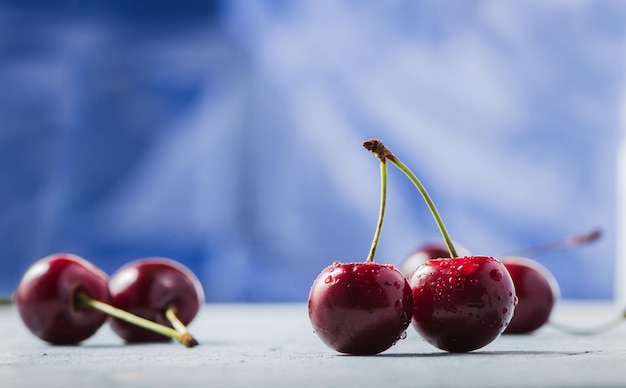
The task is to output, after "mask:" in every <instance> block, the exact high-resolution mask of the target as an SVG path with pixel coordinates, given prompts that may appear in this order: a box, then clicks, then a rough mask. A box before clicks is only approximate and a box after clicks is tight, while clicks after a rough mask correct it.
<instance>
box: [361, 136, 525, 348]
mask: <svg viewBox="0 0 626 388" xmlns="http://www.w3.org/2000/svg"><path fill="white" fill-rule="evenodd" d="M363 146H364V147H365V148H366V149H368V150H370V151H372V152H374V153H375V154H377V155H384V157H385V158H386V160H389V161H390V162H391V163H392V164H394V165H395V166H396V167H398V168H399V169H400V170H401V171H402V172H403V173H404V174H405V175H406V176H407V177H408V178H409V179H410V180H411V182H413V184H414V185H415V187H416V188H417V189H418V191H419V192H420V193H421V195H422V197H423V198H424V200H425V202H426V204H427V205H428V207H429V209H430V211H431V213H432V215H433V217H434V219H435V221H436V223H437V226H438V227H439V230H440V232H441V234H442V236H443V239H444V241H445V243H446V246H447V247H448V250H449V254H450V258H442V259H435V260H429V261H427V262H426V263H425V264H423V265H422V266H420V267H418V268H417V269H416V270H415V272H414V273H413V275H412V276H411V278H410V279H409V284H410V286H411V289H412V293H413V306H414V307H413V327H414V328H415V330H416V331H417V332H418V333H419V334H420V335H421V336H422V338H424V339H425V340H426V341H427V342H429V343H430V344H432V345H433V346H435V347H438V348H439V349H442V350H446V351H449V352H468V351H472V350H476V349H479V348H481V347H483V346H486V345H487V344H489V343H491V342H492V341H493V340H495V339H496V338H497V337H499V336H500V334H502V332H503V331H504V329H505V327H506V326H507V325H508V324H509V322H510V320H511V318H512V316H513V312H514V309H515V305H516V304H517V297H516V295H515V288H514V285H513V280H512V279H511V276H510V274H509V272H508V271H507V269H506V267H505V266H504V265H503V264H502V263H501V262H500V261H498V260H497V259H495V258H493V257H490V256H464V257H459V256H458V254H457V251H456V249H455V247H454V244H453V243H452V239H451V238H450V236H449V234H448V232H447V229H446V227H445V225H444V224H443V221H442V220H441V217H440V216H439V212H438V211H437V209H436V207H435V205H434V203H433V201H432V199H431V198H430V196H429V195H428V192H427V191H426V189H425V188H424V186H423V185H422V183H421V182H420V181H419V179H417V177H416V176H415V175H414V174H413V172H411V170H410V169H409V168H408V167H407V166H406V165H404V163H402V162H401V161H400V160H399V159H398V158H396V157H395V155H393V154H392V153H391V151H390V150H389V149H388V148H387V147H385V146H384V145H383V144H382V142H380V140H378V139H371V140H369V141H366V142H364V143H363Z"/></svg>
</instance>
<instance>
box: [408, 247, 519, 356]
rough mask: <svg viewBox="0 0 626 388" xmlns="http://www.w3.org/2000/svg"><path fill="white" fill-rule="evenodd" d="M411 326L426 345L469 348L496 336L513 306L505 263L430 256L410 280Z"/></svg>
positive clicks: (514, 300) (454, 349)
mask: <svg viewBox="0 0 626 388" xmlns="http://www.w3.org/2000/svg"><path fill="white" fill-rule="evenodd" d="M409 284H410V285H411V288H412V291H413V303H414V308H413V327H414V328H415V330H416V331H417V332H418V333H419V334H420V335H421V336H422V337H423V338H424V339H425V340H426V341H427V342H429V343H430V344H432V345H433V346H436V347H438V348H439V349H442V350H446V351H448V352H469V351H472V350H476V349H479V348H482V347H484V346H486V345H487V344H489V343H491V342H492V341H493V340H495V339H496V338H497V337H498V336H499V335H500V334H501V333H502V332H503V331H504V329H505V328H506V326H507V325H508V324H509V322H510V320H511V318H512V317H513V311H514V309H515V305H516V304H517V298H516V296H515V288H514V285H513V280H512V279H511V277H510V275H509V273H508V271H507V270H506V267H505V266H504V265H503V264H502V263H501V262H500V261H498V260H496V259H494V258H493V257H488V256H466V257H456V258H451V259H437V260H430V261H428V262H427V263H426V264H424V265H422V266H421V267H419V268H418V269H417V270H416V271H415V272H414V273H413V275H412V276H411V278H410V280H409Z"/></svg>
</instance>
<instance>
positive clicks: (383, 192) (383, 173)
mask: <svg viewBox="0 0 626 388" xmlns="http://www.w3.org/2000/svg"><path fill="white" fill-rule="evenodd" d="M380 183H381V185H380V210H379V212H378V223H377V224H376V231H375V232H374V239H373V240H372V246H371V247H370V252H369V254H368V255H367V259H366V260H365V261H366V262H367V261H369V262H372V263H373V262H374V256H375V255H376V248H377V247H378V240H379V239H380V231H381V230H382V227H383V219H384V218H385V207H386V204H387V161H386V160H385V159H381V160H380Z"/></svg>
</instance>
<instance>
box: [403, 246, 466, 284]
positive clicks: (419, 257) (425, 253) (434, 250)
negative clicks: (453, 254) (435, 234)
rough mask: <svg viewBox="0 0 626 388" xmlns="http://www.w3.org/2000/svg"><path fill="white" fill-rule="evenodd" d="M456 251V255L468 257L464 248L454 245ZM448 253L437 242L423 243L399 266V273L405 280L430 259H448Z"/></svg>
mask: <svg viewBox="0 0 626 388" xmlns="http://www.w3.org/2000/svg"><path fill="white" fill-rule="evenodd" d="M454 246H455V247H456V250H457V254H458V255H459V256H469V255H470V252H469V250H467V249H466V248H465V247H463V246H461V245H459V244H456V243H455V244H454ZM449 257H450V251H449V250H448V247H447V246H446V245H445V244H441V243H439V242H434V241H430V242H425V243H424V244H422V245H420V246H419V247H418V248H417V249H415V250H414V251H413V252H411V254H410V255H409V256H407V257H406V258H405V259H404V261H402V264H400V271H401V272H402V273H403V274H404V276H406V277H407V278H408V277H410V276H411V275H412V274H413V272H414V271H415V269H416V268H417V267H419V266H420V265H422V264H424V263H426V262H427V261H428V260H430V259H442V258H449Z"/></svg>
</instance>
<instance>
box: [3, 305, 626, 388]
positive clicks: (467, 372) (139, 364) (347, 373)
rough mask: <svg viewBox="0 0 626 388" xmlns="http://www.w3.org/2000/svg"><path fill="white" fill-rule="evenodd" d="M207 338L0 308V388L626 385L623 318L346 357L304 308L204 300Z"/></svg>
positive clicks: (600, 312) (562, 312)
mask: <svg viewBox="0 0 626 388" xmlns="http://www.w3.org/2000/svg"><path fill="white" fill-rule="evenodd" d="M618 311H619V309H618V308H616V306H614V305H613V304H611V303H590V302H585V303H578V302H576V303H574V302H567V303H565V302H562V303H560V304H559V305H558V306H557V309H556V310H555V312H554V315H553V319H554V321H555V322H556V321H558V322H562V323H567V324H570V325H572V326H577V327H586V326H591V325H595V324H598V323H601V322H604V321H606V320H609V319H611V318H613V317H614V316H615V315H616V314H618ZM189 329H190V331H191V332H192V334H194V335H195V337H196V338H197V339H198V340H199V341H200V345H199V346H197V347H195V348H192V349H187V348H184V347H183V346H181V345H179V344H178V343H175V342H172V343H167V344H150V345H125V344H124V343H123V342H122V341H121V340H120V339H119V338H118V337H116V335H115V334H114V333H113V332H112V331H111V330H110V328H109V327H108V326H104V327H103V328H102V329H101V330H100V331H99V332H98V333H97V334H96V335H95V336H94V337H92V338H90V339H88V340H87V341H85V342H84V343H83V344H82V345H80V346H51V345H48V344H46V343H44V342H41V341H40V340H39V339H38V338H36V337H34V336H33V335H32V334H30V332H28V331H27V330H26V328H25V327H24V326H23V324H22V323H21V321H20V319H19V317H18V315H17V313H16V311H15V310H14V309H13V307H12V306H0V334H1V336H2V338H1V339H0V386H1V387H72V386H75V387H91V388H95V387H168V386H169V387H301V388H302V387H534V386H541V387H557V386H558V387H564V386H566V387H569V386H579V387H616V386H626V373H625V372H624V368H625V366H626V324H624V325H619V326H617V327H615V328H613V329H612V330H609V331H607V332H604V333H603V334H597V335H591V336H579V335H572V334H566V333H564V332H561V331H558V330H556V329H555V328H553V327H551V326H546V327H543V328H541V329H540V330H539V331H537V332H536V333H534V334H532V335H522V336H501V337H500V338H498V339H497V340H496V341H494V342H492V343H491V344H489V345H488V346H486V347H484V348H482V349H480V350H477V351H474V352H471V353H466V354H449V353H445V352H443V351H440V350H439V349H436V348H434V347H432V346H431V345H429V344H428V343H426V342H424V341H423V340H421V339H420V337H419V336H418V334H417V333H416V332H415V331H414V330H413V328H411V327H409V329H408V330H407V334H408V335H407V338H406V339H404V340H401V341H400V342H399V343H398V344H396V345H395V346H393V347H392V348H391V349H389V350H387V351H386V352H384V353H381V354H379V355H377V356H369V357H355V356H345V355H341V354H338V353H336V352H334V351H333V350H331V349H329V348H327V347H326V346H325V345H324V344H323V343H322V342H321V341H320V340H319V339H318V337H317V336H316V335H315V334H314V333H313V330H312V328H311V325H310V322H309V319H308V315H307V309H306V305H305V304H208V305H206V307H205V308H204V309H203V310H202V311H201V313H200V315H199V316H198V317H197V318H196V319H195V320H194V321H193V322H192V323H191V324H190V326H189Z"/></svg>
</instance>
